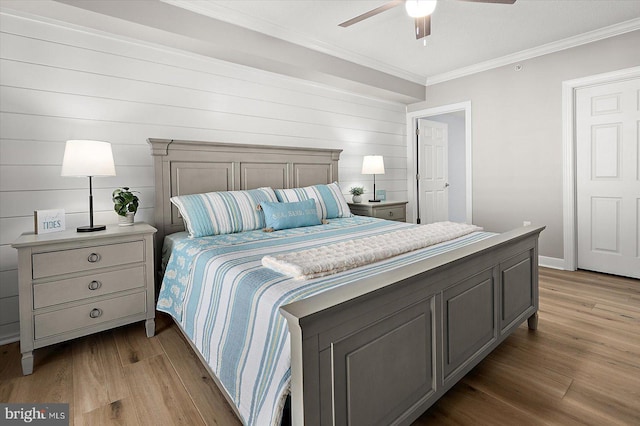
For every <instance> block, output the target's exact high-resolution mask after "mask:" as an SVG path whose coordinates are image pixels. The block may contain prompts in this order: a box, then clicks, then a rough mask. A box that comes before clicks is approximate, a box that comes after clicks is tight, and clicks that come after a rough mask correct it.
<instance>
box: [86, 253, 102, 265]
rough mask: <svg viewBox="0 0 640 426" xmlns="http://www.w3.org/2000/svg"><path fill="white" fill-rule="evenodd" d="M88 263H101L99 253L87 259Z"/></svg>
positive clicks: (92, 254)
mask: <svg viewBox="0 0 640 426" xmlns="http://www.w3.org/2000/svg"><path fill="white" fill-rule="evenodd" d="M87 261H89V262H90V263H96V262H99V261H100V255H99V254H98V253H91V254H90V255H89V257H87Z"/></svg>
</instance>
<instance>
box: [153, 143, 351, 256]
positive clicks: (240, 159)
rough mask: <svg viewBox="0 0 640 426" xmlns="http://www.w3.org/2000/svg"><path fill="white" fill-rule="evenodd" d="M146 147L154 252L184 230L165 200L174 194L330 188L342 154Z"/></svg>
mask: <svg viewBox="0 0 640 426" xmlns="http://www.w3.org/2000/svg"><path fill="white" fill-rule="evenodd" d="M148 142H149V143H150V144H151V155H152V156H153V158H154V168H155V186H156V200H155V227H156V228H158V233H157V234H156V245H157V248H158V250H157V251H156V252H157V253H159V252H160V251H161V250H160V249H161V248H162V242H163V240H164V236H165V235H168V234H171V233H173V232H178V231H182V230H184V225H183V222H182V218H181V217H180V216H179V214H178V210H177V209H176V208H175V207H174V206H172V204H171V202H170V201H169V199H170V198H171V197H173V196H174V195H186V194H198V193H204V192H213V191H235V190H243V189H254V188H259V187H262V186H270V187H272V188H274V189H278V188H297V187H303V186H308V185H315V184H321V183H331V182H334V181H337V180H338V160H339V159H340V153H341V152H342V150H341V149H319V148H295V147H294V148H291V147H281V146H268V145H243V144H229V143H219V142H204V141H188V140H174V139H153V138H150V139H148ZM158 266H159V265H158Z"/></svg>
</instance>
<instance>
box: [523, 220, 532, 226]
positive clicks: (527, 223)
mask: <svg viewBox="0 0 640 426" xmlns="http://www.w3.org/2000/svg"><path fill="white" fill-rule="evenodd" d="M522 226H531V221H529V220H525V221H524V222H522Z"/></svg>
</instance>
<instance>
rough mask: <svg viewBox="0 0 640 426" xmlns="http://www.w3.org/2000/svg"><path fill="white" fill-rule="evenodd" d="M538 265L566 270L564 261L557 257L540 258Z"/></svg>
mask: <svg viewBox="0 0 640 426" xmlns="http://www.w3.org/2000/svg"><path fill="white" fill-rule="evenodd" d="M538 265H540V266H544V267H545V268H552V269H562V270H564V269H565V267H564V259H558V258H557V257H547V256H538Z"/></svg>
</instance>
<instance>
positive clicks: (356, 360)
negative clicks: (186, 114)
mask: <svg viewBox="0 0 640 426" xmlns="http://www.w3.org/2000/svg"><path fill="white" fill-rule="evenodd" d="M149 143H150V144H151V146H152V154H153V156H154V161H155V173H156V227H157V228H158V239H157V240H156V241H157V243H158V244H160V245H161V244H162V241H163V237H164V235H166V234H168V233H170V232H176V231H179V230H182V229H183V228H182V223H181V222H182V219H181V218H179V216H177V211H176V210H175V209H172V207H171V204H170V202H169V198H170V197H171V196H174V195H179V194H189V193H196V192H207V191H219V190H237V189H252V188H256V187H260V186H272V187H274V188H293V187H301V186H308V185H313V184H318V183H330V182H333V181H337V180H338V159H339V156H340V150H323V149H307V148H285V147H269V146H256V145H239V144H221V143H214V142H196V141H175V140H166V139H149ZM543 229H544V227H541V226H540V227H535V226H529V227H523V228H518V229H515V230H512V231H509V232H506V233H503V234H500V235H496V236H494V237H491V238H489V239H486V240H483V241H480V242H477V243H475V244H472V245H469V246H466V247H462V248H459V249H457V250H453V251H450V252H447V253H444V254H441V255H439V256H436V257H433V258H430V259H426V260H423V261H421V262H416V263H414V264H411V265H407V266H404V267H402V268H399V269H395V270H392V271H386V272H383V273H381V274H379V275H376V276H375V277H370V278H368V279H363V280H361V281H357V282H354V283H351V284H349V285H348V286H343V287H339V288H336V289H333V290H330V291H326V292H324V293H321V294H319V295H316V296H314V297H311V298H308V299H304V300H301V301H298V302H295V303H292V304H289V305H286V306H283V307H281V308H280V311H281V312H282V314H283V315H284V316H285V317H286V319H287V322H288V325H289V331H290V334H291V371H292V381H291V411H292V413H291V415H292V423H293V424H294V425H303V424H304V425H335V424H340V425H342V424H349V425H374V424H385V425H386V424H410V423H411V422H412V421H413V420H415V419H416V418H418V417H419V416H420V414H422V413H423V412H424V411H425V410H426V409H427V408H428V407H429V406H431V405H432V404H433V403H434V402H435V401H437V399H438V398H440V397H441V396H442V395H443V394H444V393H445V392H446V391H447V390H448V389H450V388H451V387H452V386H453V385H454V384H455V383H456V382H458V381H459V380H460V379H461V378H462V377H463V376H464V375H465V374H466V373H468V372H469V371H470V370H471V369H472V368H473V367H474V366H475V365H477V364H478V363H479V362H480V361H481V360H482V359H483V358H484V357H486V356H487V355H488V354H489V353H490V352H491V351H492V350H493V349H494V348H495V347H496V346H497V345H499V344H500V342H502V341H503V340H504V339H505V338H506V337H507V336H508V335H509V334H510V333H512V332H513V331H514V330H515V329H516V328H517V327H519V326H520V325H521V324H522V323H523V322H524V321H525V320H528V324H529V328H531V329H535V328H536V327H537V310H538V237H539V234H540V232H541V231H542V230H543ZM156 252H157V253H160V252H161V250H160V247H158V250H157V251H156ZM157 264H158V265H160V264H161V263H160V262H158V263H157ZM192 347H193V346H192ZM194 350H195V348H194ZM196 352H197V350H196ZM199 356H200V355H199ZM201 359H202V358H201ZM205 367H207V370H208V371H209V372H210V373H211V370H210V368H209V367H208V366H206V365H205ZM212 376H213V374H212ZM213 378H214V380H215V381H216V383H218V381H217V378H216V377H215V376H213ZM219 387H220V388H221V390H222V392H223V394H225V396H227V395H226V393H225V392H224V390H223V389H222V387H221V386H219ZM227 399H229V398H228V396H227ZM234 409H235V407H234Z"/></svg>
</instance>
